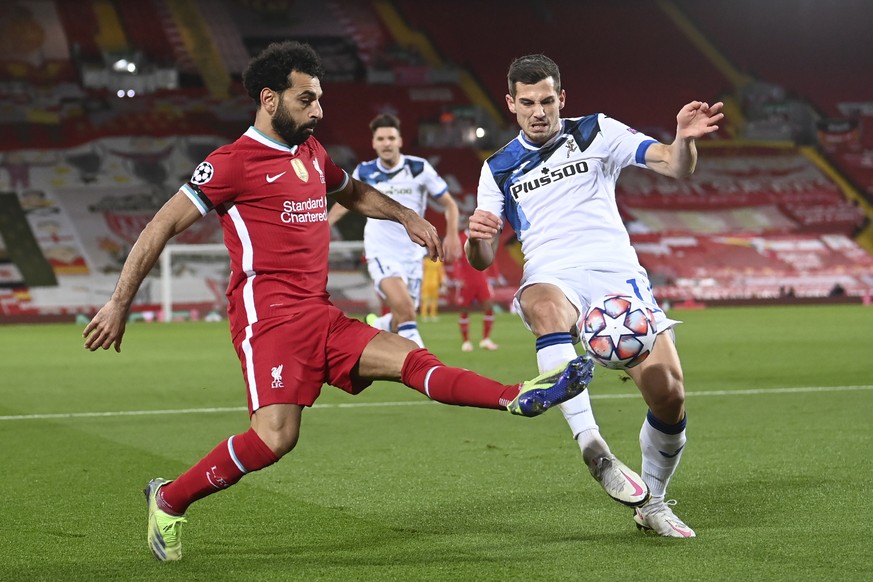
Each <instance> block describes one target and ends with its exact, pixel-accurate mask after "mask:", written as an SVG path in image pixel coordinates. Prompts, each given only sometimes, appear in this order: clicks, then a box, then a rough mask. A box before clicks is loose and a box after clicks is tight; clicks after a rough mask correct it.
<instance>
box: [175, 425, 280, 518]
mask: <svg viewBox="0 0 873 582" xmlns="http://www.w3.org/2000/svg"><path fill="white" fill-rule="evenodd" d="M278 460H279V457H277V456H276V454H275V453H273V451H272V450H270V447H268V446H267V445H265V444H264V441H262V440H261V437H259V436H258V433H256V432H255V431H254V429H251V428H250V429H249V430H248V432H246V433H244V434H238V435H234V436H232V437H230V438H229V439H227V440H226V441H224V442H222V443H221V444H220V445H218V446H217V447H215V448H214V449H212V452H210V453H209V454H208V455H206V456H205V457H203V458H202V459H200V461H199V462H198V463H197V464H196V465H194V466H193V467H191V468H190V469H188V470H187V471H185V472H184V473H182V474H181V475H180V476H179V478H178V479H176V480H175V481H173V482H171V483H168V484H167V485H164V486H163V487H161V489H160V491H159V493H160V495H159V499H160V501H161V502H162V503H161V509H162V510H164V511H168V512H169V513H173V514H175V515H182V514H184V513H185V511H186V510H187V509H188V506H189V505H191V504H192V503H194V502H195V501H197V500H198V499H203V498H204V497H206V496H207V495H212V494H213V493H215V492H217V491H221V490H222V489H227V488H228V487H230V486H231V485H233V484H235V483H237V482H238V481H239V480H240V479H242V478H243V476H244V475H245V474H246V473H251V472H252V471H257V470H259V469H263V468H264V467H268V466H270V465H272V464H273V463H275V462H276V461H278Z"/></svg>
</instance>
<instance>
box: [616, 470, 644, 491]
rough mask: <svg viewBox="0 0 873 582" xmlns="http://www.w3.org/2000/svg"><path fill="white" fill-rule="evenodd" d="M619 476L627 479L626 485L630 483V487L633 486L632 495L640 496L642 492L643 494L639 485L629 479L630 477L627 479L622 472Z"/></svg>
mask: <svg viewBox="0 0 873 582" xmlns="http://www.w3.org/2000/svg"><path fill="white" fill-rule="evenodd" d="M621 474H622V475H624V478H625V479H627V482H628V483H630V484H631V485H633V488H634V495H641V494H642V492H643V488H642V487H640V484H639V483H637V482H636V481H634V480H633V479H631V478H630V477H628V476H627V474H626V473H625V472H624V471H622V472H621Z"/></svg>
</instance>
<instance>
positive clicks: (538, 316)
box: [524, 300, 571, 337]
mask: <svg viewBox="0 0 873 582" xmlns="http://www.w3.org/2000/svg"><path fill="white" fill-rule="evenodd" d="M524 312H525V315H526V317H527V320H528V322H529V323H530V325H531V331H533V333H534V335H536V336H537V337H539V336H541V335H544V334H547V333H554V332H557V331H561V332H563V331H567V330H569V328H570V325H571V324H568V323H567V317H566V315H567V314H566V311H565V309H564V308H563V306H560V305H558V304H557V303H555V302H554V301H548V300H541V301H537V302H534V303H532V304H531V305H525V306H524Z"/></svg>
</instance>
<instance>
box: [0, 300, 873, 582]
mask: <svg viewBox="0 0 873 582" xmlns="http://www.w3.org/2000/svg"><path fill="white" fill-rule="evenodd" d="M671 316H672V317H675V318H677V319H682V320H684V322H685V323H684V324H683V325H682V326H680V327H679V328H678V346H679V351H680V354H681V356H682V360H683V364H684V368H685V376H686V387H687V391H688V399H687V407H688V436H689V441H688V445H687V448H686V450H685V453H684V457H683V460H682V465H681V466H680V469H679V472H678V473H677V475H676V476H675V477H674V479H673V482H672V483H671V486H670V490H669V496H670V497H672V498H676V499H677V500H678V501H679V504H678V505H677V507H676V512H677V514H679V515H680V516H681V517H682V518H683V519H685V520H686V521H687V522H688V523H689V525H691V526H692V527H693V528H694V529H695V530H696V531H697V534H698V537H697V538H695V539H691V540H672V539H663V538H657V537H652V536H646V535H643V534H641V533H640V532H638V531H637V530H636V528H635V527H634V524H633V521H632V520H631V512H630V510H628V509H626V508H624V507H621V506H620V505H618V504H616V503H615V502H613V501H611V500H609V499H608V498H607V497H606V495H604V494H603V492H602V490H601V489H600V488H599V487H598V486H597V485H596V484H595V482H594V481H593V480H592V479H591V478H590V477H589V476H588V473H587V470H586V469H585V468H584V467H583V465H582V462H581V457H580V454H579V450H578V448H577V447H576V445H575V444H574V443H573V441H572V440H571V438H570V435H569V431H568V430H567V426H566V423H565V422H564V420H563V418H562V417H561V415H560V413H559V412H557V411H551V412H549V413H548V414H546V415H545V416H542V417H539V418H535V419H526V418H519V417H513V416H511V415H509V414H505V413H499V412H494V411H486V410H475V409H467V408H456V407H449V406H443V405H439V404H436V403H430V402H428V401H427V400H426V399H425V398H424V397H423V396H422V395H420V394H418V393H417V392H414V391H412V390H409V389H407V388H405V387H403V386H401V385H399V384H389V383H380V384H376V385H374V386H373V387H371V388H370V389H368V390H367V391H366V392H365V393H363V394H362V395H360V396H357V397H351V396H348V395H346V394H344V393H342V392H341V391H339V390H337V389H334V388H330V387H325V390H324V392H323V394H322V397H321V398H320V399H319V401H318V405H317V406H316V407H315V408H313V409H312V410H308V411H306V413H305V414H304V422H303V427H302V433H301V434H302V436H301V440H300V443H299V445H298V447H297V449H296V450H295V451H294V452H292V453H291V454H290V455H289V456H287V457H286V458H284V459H283V460H282V461H280V462H279V463H278V464H277V465H274V466H273V467H270V468H268V469H266V470H264V471H261V472H259V473H255V474H252V475H249V476H247V477H246V478H245V479H244V480H243V481H242V482H241V483H240V484H239V485H237V486H236V487H234V488H232V489H231V490H229V491H226V492H222V493H219V494H217V495H214V496H212V497H209V498H207V499H205V500H203V501H201V502H199V503H197V504H195V505H194V506H193V507H192V508H191V509H190V511H189V513H188V520H189V523H188V524H186V525H185V526H184V528H183V542H184V550H185V557H184V559H183V560H182V561H181V562H178V563H170V564H161V563H158V562H156V561H155V560H154V559H153V558H152V556H151V554H150V553H149V551H148V548H147V546H146V540H145V529H146V527H145V526H146V506H145V502H144V499H143V496H142V492H141V490H142V488H143V487H144V486H145V484H146V482H147V481H148V480H149V479H150V478H152V477H156V476H163V477H166V478H172V477H175V476H177V475H178V474H179V473H180V472H181V471H183V470H185V469H186V468H188V467H189V466H190V465H191V464H193V463H194V462H195V461H197V460H198V459H200V457H201V456H202V455H204V454H205V453H206V452H207V451H209V450H211V449H212V448H213V447H214V446H215V445H216V444H217V443H218V442H220V441H221V440H223V439H225V438H226V437H227V436H229V435H231V434H234V433H238V432H242V431H244V430H246V429H247V427H248V422H247V415H246V413H245V411H244V404H245V395H244V388H243V383H242V376H241V373H240V370H239V364H238V362H237V359H236V357H235V354H234V352H233V349H232V347H231V345H230V341H229V338H228V331H227V327H226V324H224V323H217V324H207V323H192V324H169V325H167V324H157V323H152V324H146V323H136V324H130V325H129V326H128V328H127V335H126V337H125V341H124V346H123V351H122V353H121V354H116V353H114V352H112V351H110V352H102V351H101V352H99V353H93V354H92V353H89V352H86V351H85V350H84V349H83V348H82V339H81V326H73V325H51V326H49V325H41V326H0V353H2V362H3V363H2V367H0V451H2V454H0V459H2V466H3V470H4V475H3V479H2V480H0V516H2V521H0V524H2V534H0V580H158V579H159V580H292V579H293V580H452V581H457V580H477V581H480V580H495V581H499V580H617V579H628V578H632V579H645V580H654V581H660V580H680V579H681V580H707V581H710V580H861V579H866V580H870V579H873V552H871V547H873V546H871V543H873V542H871V539H873V525H871V522H873V510H871V508H873V501H871V500H873V308H869V307H862V306H829V307H824V306H822V307H772V308H748V309H747V308H711V309H706V310H700V311H679V310H674V311H673V312H671ZM480 321H481V320H480V319H478V318H477V317H476V316H474V317H473V321H472V324H471V335H472V336H473V340H474V344H475V343H478V339H479V336H478V334H479V332H480V329H481V324H480ZM420 327H421V329H422V335H423V336H424V338H425V341H427V342H428V344H429V347H430V348H431V349H432V351H434V352H435V353H436V354H437V355H438V356H440V357H441V358H442V359H443V360H444V361H445V362H446V363H449V364H452V365H457V366H462V367H466V368H470V369H473V370H476V371H478V372H482V373H485V374H488V375H491V376H493V377H495V378H497V379H500V380H504V381H516V380H521V379H524V378H527V377H529V376H533V375H534V374H535V369H536V366H535V357H534V351H533V345H534V342H533V336H532V335H530V334H529V333H528V332H526V331H525V330H524V328H523V326H522V324H521V322H520V321H519V320H518V319H517V318H516V317H514V316H512V315H509V314H502V315H500V316H499V317H498V318H497V321H496V324H495V329H494V334H493V337H494V340H495V341H496V342H497V343H499V344H500V350H499V351H497V352H485V351H480V350H477V351H475V352H473V353H470V354H466V353H462V352H461V351H460V350H459V347H460V339H459V336H458V331H457V326H456V318H455V315H453V314H443V315H442V316H441V321H440V322H438V323H422V324H421V325H420ZM590 390H591V394H592V398H593V399H594V406H595V412H596V413H597V417H598V421H599V424H600V426H601V429H602V432H603V433H604V435H605V436H606V437H607V439H608V440H609V442H610V444H611V446H612V448H613V450H614V451H615V452H616V453H617V454H618V455H619V456H620V457H621V458H622V459H623V460H625V462H627V463H628V464H630V465H631V466H632V467H634V468H636V469H639V465H640V458H639V456H640V454H639V445H638V441H637V439H638V433H639V428H640V424H641V422H642V420H643V417H644V414H645V406H644V404H643V402H642V399H641V398H640V397H639V395H638V394H636V391H635V388H634V386H633V385H632V383H631V382H629V381H627V380H626V379H625V378H624V377H623V375H622V374H621V373H620V372H612V371H607V370H604V369H602V368H601V369H598V372H597V374H596V379H595V381H594V383H593V384H592V386H591V388H590Z"/></svg>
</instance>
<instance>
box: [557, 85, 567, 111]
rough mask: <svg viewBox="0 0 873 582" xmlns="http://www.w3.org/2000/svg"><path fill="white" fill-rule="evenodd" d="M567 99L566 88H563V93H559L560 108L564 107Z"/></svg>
mask: <svg viewBox="0 0 873 582" xmlns="http://www.w3.org/2000/svg"><path fill="white" fill-rule="evenodd" d="M566 101H567V94H566V93H564V90H563V89H561V93H560V94H559V95H558V110H559V111H560V110H561V109H563V108H564V103H565V102H566Z"/></svg>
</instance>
